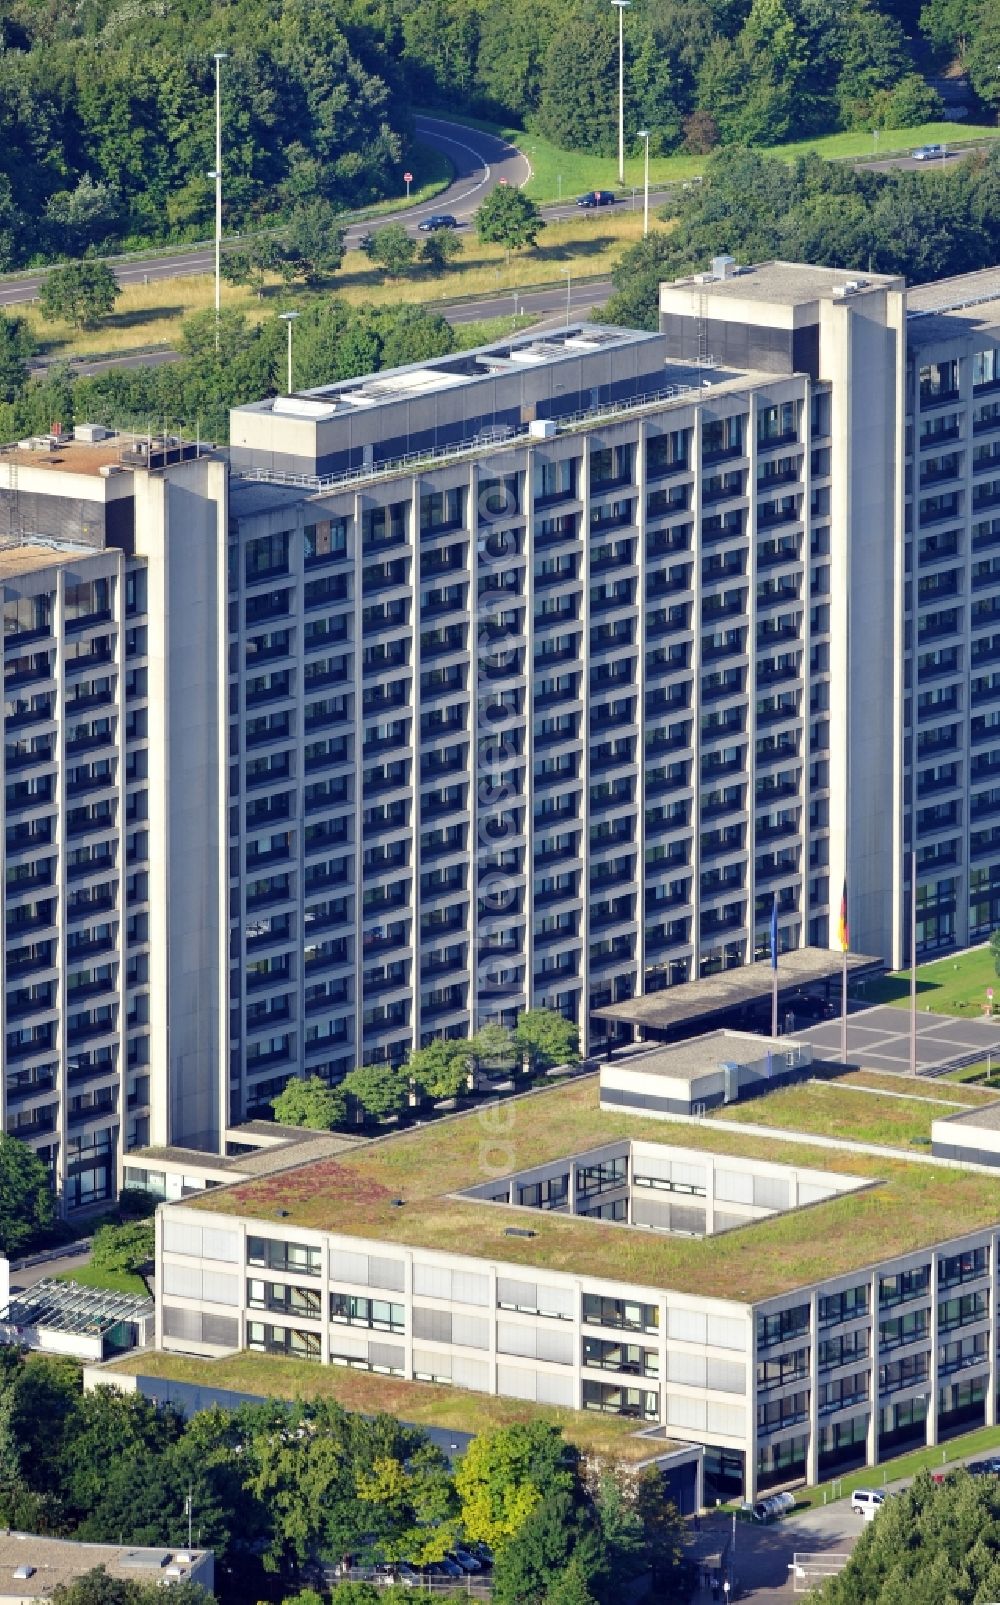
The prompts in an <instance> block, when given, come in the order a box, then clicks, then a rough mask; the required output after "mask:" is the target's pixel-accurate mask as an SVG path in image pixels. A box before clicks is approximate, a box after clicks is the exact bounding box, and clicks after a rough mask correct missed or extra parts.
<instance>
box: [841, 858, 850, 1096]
mask: <svg viewBox="0 0 1000 1605" xmlns="http://www.w3.org/2000/svg"><path fill="white" fill-rule="evenodd" d="M849 933H850V926H849V924H848V921H847V876H846V875H845V876H844V890H843V892H842V894H841V898H840V1058H841V1062H842V1063H843V1064H846V1063H847V950H848V948H849V947H850V945H851V938H850V934H849Z"/></svg>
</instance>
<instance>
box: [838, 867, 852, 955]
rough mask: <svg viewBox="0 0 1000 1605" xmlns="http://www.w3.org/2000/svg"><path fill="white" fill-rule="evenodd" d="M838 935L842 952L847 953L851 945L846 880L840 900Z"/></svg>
mask: <svg viewBox="0 0 1000 1605" xmlns="http://www.w3.org/2000/svg"><path fill="white" fill-rule="evenodd" d="M837 934H838V936H839V937H840V951H841V952H842V953H846V952H847V950H848V948H849V947H850V945H851V940H850V933H849V931H848V926H847V881H846V879H845V880H844V891H843V895H842V897H841V899H840V923H839V925H838V927H837Z"/></svg>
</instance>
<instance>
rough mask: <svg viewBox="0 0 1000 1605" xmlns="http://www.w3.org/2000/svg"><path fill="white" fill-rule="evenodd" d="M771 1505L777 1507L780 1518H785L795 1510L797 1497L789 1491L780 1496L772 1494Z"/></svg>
mask: <svg viewBox="0 0 1000 1605" xmlns="http://www.w3.org/2000/svg"><path fill="white" fill-rule="evenodd" d="M769 1503H770V1504H772V1505H776V1506H777V1510H778V1514H779V1515H780V1516H785V1515H787V1514H788V1512H789V1511H790V1510H794V1509H795V1495H794V1494H793V1493H789V1492H787V1490H786V1491H785V1492H783V1493H780V1494H772V1495H771V1497H770V1500H769Z"/></svg>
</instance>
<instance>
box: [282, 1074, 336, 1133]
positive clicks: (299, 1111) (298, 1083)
mask: <svg viewBox="0 0 1000 1605" xmlns="http://www.w3.org/2000/svg"><path fill="white" fill-rule="evenodd" d="M271 1108H272V1109H273V1110H274V1118H275V1120H278V1121H280V1122H281V1124H282V1125H283V1126H307V1127H309V1128H310V1130H312V1131H332V1130H333V1128H334V1126H340V1125H342V1124H343V1122H344V1119H345V1116H346V1113H347V1105H346V1102H345V1099H344V1094H343V1093H342V1092H341V1091H340V1089H339V1087H331V1086H330V1084H329V1083H328V1082H326V1081H324V1080H322V1078H321V1077H320V1076H305V1077H302V1076H290V1077H289V1079H288V1080H287V1081H286V1082H285V1085H284V1088H283V1090H282V1091H281V1092H279V1093H278V1096H277V1097H276V1098H275V1099H273V1100H272V1103H271Z"/></svg>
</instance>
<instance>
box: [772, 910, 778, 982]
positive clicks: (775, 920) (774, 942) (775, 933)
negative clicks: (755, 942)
mask: <svg viewBox="0 0 1000 1605" xmlns="http://www.w3.org/2000/svg"><path fill="white" fill-rule="evenodd" d="M771 968H772V970H776V969H777V968H778V899H777V896H775V898H774V901H773V902H772V904H771Z"/></svg>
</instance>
